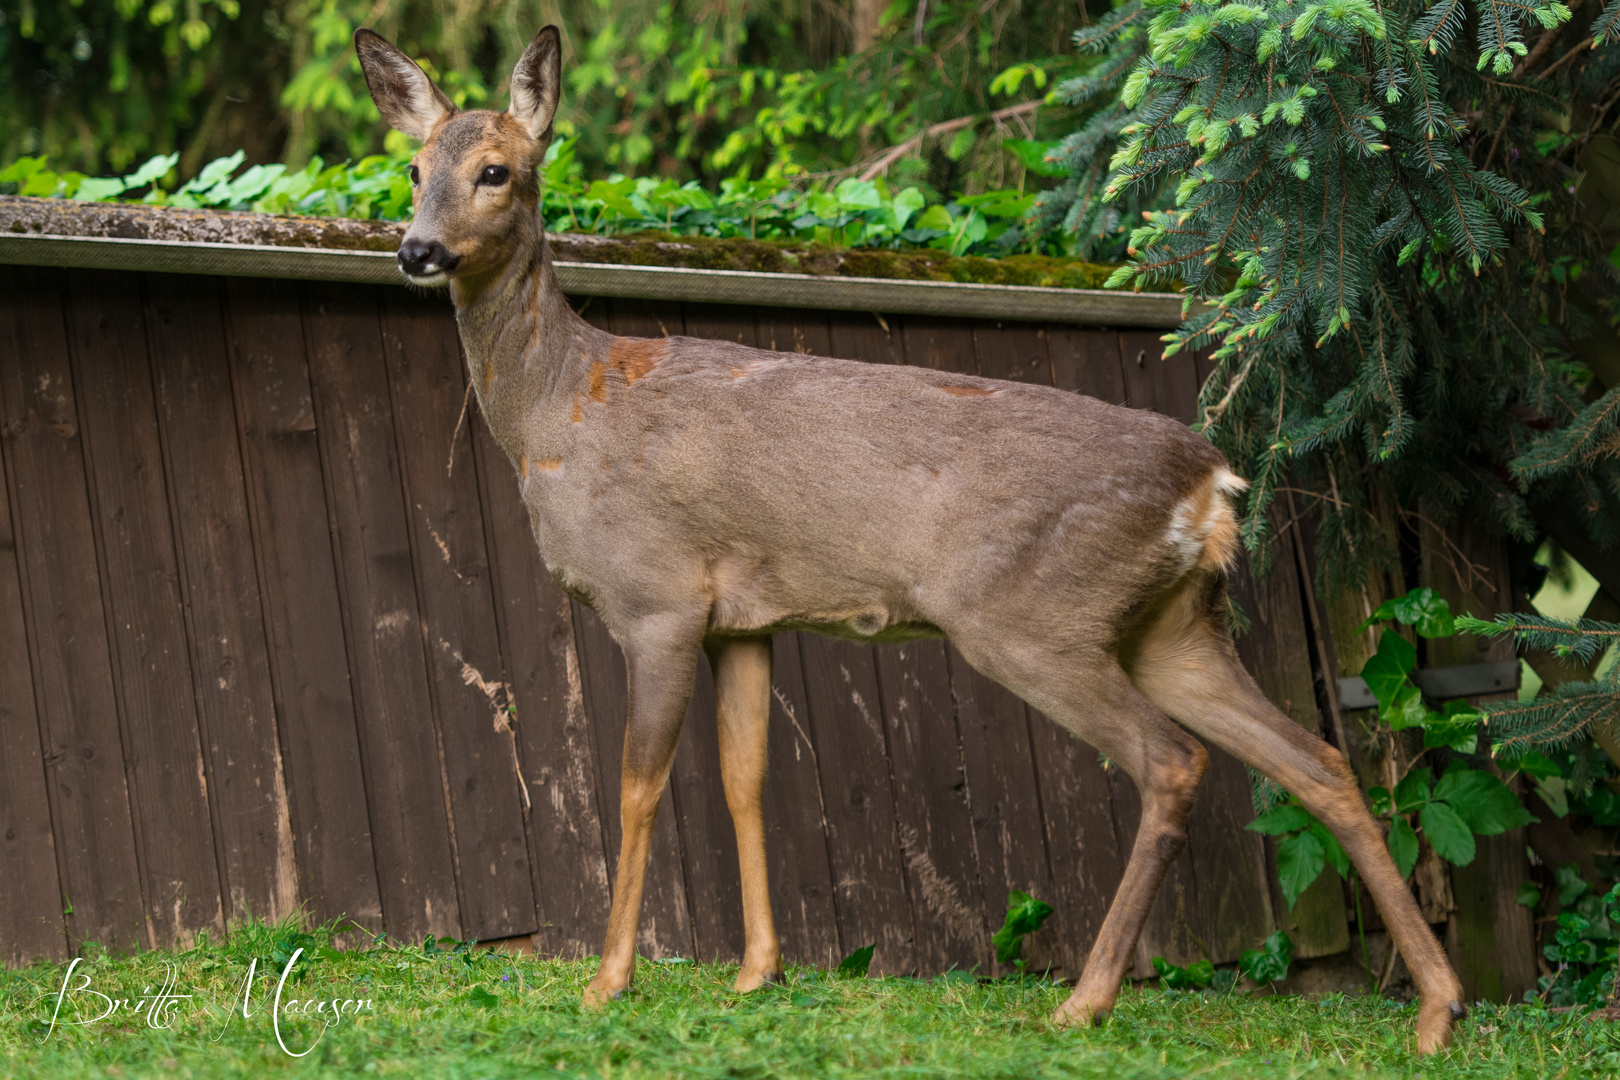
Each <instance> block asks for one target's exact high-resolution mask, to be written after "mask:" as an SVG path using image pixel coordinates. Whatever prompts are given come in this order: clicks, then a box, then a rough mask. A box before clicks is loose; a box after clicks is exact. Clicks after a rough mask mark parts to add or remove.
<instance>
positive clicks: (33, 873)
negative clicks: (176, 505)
mask: <svg viewBox="0 0 1620 1080" xmlns="http://www.w3.org/2000/svg"><path fill="white" fill-rule="evenodd" d="M4 344H5V341H4V339H3V338H0V366H3V365H9V364H11V363H13V362H14V359H13V358H12V357H11V356H10V355H9V354H8V353H7V352H6V351H5V349H4ZM0 380H3V376H0ZM0 385H3V382H0ZM0 415H3V414H0ZM3 434H9V425H8V426H7V427H6V428H5V429H0V435H3ZM7 441H8V440H6V439H4V438H3V437H0V458H3V457H4V455H5V453H6V442H7ZM0 640H3V641H5V642H7V643H8V644H7V647H6V648H4V649H0V866H4V867H6V873H3V874H0V964H4V965H8V966H20V965H22V964H26V963H29V962H30V961H33V960H36V959H40V960H62V959H65V958H66V956H67V934H66V927H65V926H64V924H63V922H62V888H61V879H60V878H59V877H58V875H57V872H56V840H55V837H54V835H53V834H52V832H51V808H50V795H49V794H48V793H47V792H46V790H45V763H44V761H43V759H42V758H41V756H40V729H39V710H38V709H37V708H36V707H35V704H34V676H33V673H32V672H30V671H29V669H28V647H27V645H28V631H27V627H26V625H25V623H24V619H23V604H22V583H21V581H20V580H19V579H18V566H17V534H16V532H15V531H14V530H13V525H12V521H11V499H10V496H9V493H8V491H7V485H6V483H5V469H4V466H3V465H0Z"/></svg>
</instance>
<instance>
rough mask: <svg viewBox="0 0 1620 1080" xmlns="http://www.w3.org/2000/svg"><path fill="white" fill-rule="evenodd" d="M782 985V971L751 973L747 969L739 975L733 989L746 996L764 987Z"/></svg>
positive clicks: (768, 970)
mask: <svg viewBox="0 0 1620 1080" xmlns="http://www.w3.org/2000/svg"><path fill="white" fill-rule="evenodd" d="M780 985H782V972H781V971H780V970H775V971H773V970H771V969H769V968H767V969H765V970H764V971H749V970H747V969H746V968H745V969H744V970H742V971H739V972H738V973H737V981H736V982H735V983H733V984H732V986H731V988H732V989H733V990H735V991H736V992H737V993H739V994H746V993H749V992H750V991H753V990H758V989H759V988H761V987H763V986H780Z"/></svg>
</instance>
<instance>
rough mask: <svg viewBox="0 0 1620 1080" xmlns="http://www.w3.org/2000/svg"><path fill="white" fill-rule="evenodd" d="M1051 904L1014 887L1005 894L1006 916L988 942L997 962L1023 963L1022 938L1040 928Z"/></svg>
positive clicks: (1050, 909) (1050, 908)
mask: <svg viewBox="0 0 1620 1080" xmlns="http://www.w3.org/2000/svg"><path fill="white" fill-rule="evenodd" d="M1051 914H1052V905H1051V904H1048V903H1046V902H1045V901H1043V900H1037V899H1035V898H1034V897H1033V896H1031V895H1029V894H1028V893H1024V892H1019V891H1018V890H1017V889H1014V890H1013V891H1012V892H1010V893H1008V894H1007V918H1006V919H1005V920H1004V921H1003V922H1002V924H1001V929H1000V930H997V931H996V933H995V936H994V937H992V938H991V939H990V943H991V944H992V945H994V946H995V948H996V962H997V963H998V964H1011V963H1015V962H1016V963H1018V964H1019V965H1022V964H1023V960H1022V959H1020V958H1021V957H1022V956H1023V952H1024V938H1026V937H1028V936H1029V935H1030V934H1033V933H1034V932H1035V931H1037V930H1039V929H1040V928H1041V924H1042V923H1043V922H1045V921H1046V918H1047V916H1049V915H1051Z"/></svg>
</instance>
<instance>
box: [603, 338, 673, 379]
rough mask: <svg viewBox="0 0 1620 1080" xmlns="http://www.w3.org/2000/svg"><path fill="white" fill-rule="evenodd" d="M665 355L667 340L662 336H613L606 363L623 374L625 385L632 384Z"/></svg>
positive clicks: (667, 351)
mask: <svg viewBox="0 0 1620 1080" xmlns="http://www.w3.org/2000/svg"><path fill="white" fill-rule="evenodd" d="M667 355H669V342H668V341H667V340H666V339H664V338H623V337H622V338H614V339H613V345H612V347H610V348H609V349H608V363H609V364H611V365H613V367H614V368H615V369H616V370H617V371H618V372H619V374H621V375H623V376H624V384H625V385H626V386H634V385H635V382H636V380H637V379H644V378H646V377H647V375H648V374H649V373H651V371H652V369H653V368H654V367H656V366H657V364H658V361H660V360H662V359H663V358H664V357H665V356H667Z"/></svg>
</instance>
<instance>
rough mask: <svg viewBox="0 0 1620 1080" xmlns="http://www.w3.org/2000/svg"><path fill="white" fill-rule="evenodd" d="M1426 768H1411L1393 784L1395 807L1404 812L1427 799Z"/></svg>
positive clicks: (1428, 778) (1427, 771)
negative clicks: (1398, 781) (1399, 780)
mask: <svg viewBox="0 0 1620 1080" xmlns="http://www.w3.org/2000/svg"><path fill="white" fill-rule="evenodd" d="M1431 779H1432V777H1431V775H1430V773H1429V770H1428V769H1413V770H1412V771H1411V772H1409V773H1407V774H1406V776H1405V777H1403V778H1402V779H1401V782H1400V783H1399V784H1396V785H1395V809H1396V810H1398V811H1400V812H1401V813H1403V814H1405V813H1407V812H1409V811H1412V810H1416V809H1418V808H1419V807H1420V806H1422V805H1423V804H1424V803H1426V802H1428V801H1429V782H1430V780H1431Z"/></svg>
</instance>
